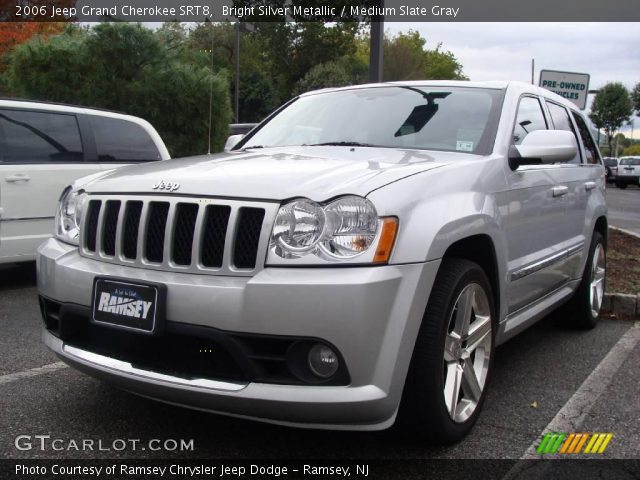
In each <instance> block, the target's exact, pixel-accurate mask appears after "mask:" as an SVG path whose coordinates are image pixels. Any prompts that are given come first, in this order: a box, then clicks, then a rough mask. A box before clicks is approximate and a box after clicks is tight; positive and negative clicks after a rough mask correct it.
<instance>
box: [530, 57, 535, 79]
mask: <svg viewBox="0 0 640 480" xmlns="http://www.w3.org/2000/svg"><path fill="white" fill-rule="evenodd" d="M535 71H536V59H535V58H532V59H531V85H535V84H536V79H535V75H536V74H535Z"/></svg>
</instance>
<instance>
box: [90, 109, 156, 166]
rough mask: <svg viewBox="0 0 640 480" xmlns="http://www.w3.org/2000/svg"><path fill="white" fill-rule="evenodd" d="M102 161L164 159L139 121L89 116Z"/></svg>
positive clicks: (153, 160)
mask: <svg viewBox="0 0 640 480" xmlns="http://www.w3.org/2000/svg"><path fill="white" fill-rule="evenodd" d="M89 122H90V123H91V128H92V129H93V135H94V138H95V141H96V149H97V151H98V161H99V162H101V163H103V162H104V163H108V162H115V163H136V162H155V161H156V160H162V158H161V157H160V152H159V151H158V149H157V148H156V145H155V143H153V140H152V139H151V137H150V136H149V134H148V133H147V131H146V130H145V129H144V128H142V127H141V126H140V125H138V124H137V123H133V122H129V121H127V120H121V119H119V118H109V117H101V116H96V115H90V116H89Z"/></svg>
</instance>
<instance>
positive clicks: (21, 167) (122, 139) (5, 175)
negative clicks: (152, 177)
mask: <svg viewBox="0 0 640 480" xmlns="http://www.w3.org/2000/svg"><path fill="white" fill-rule="evenodd" d="M168 158H169V152H168V151H167V148H166V147H165V145H164V143H163V141H162V139H161V138H160V135H158V132H156V130H155V129H154V128H153V126H151V124H149V123H148V122H147V121H145V120H142V119H141V118H137V117H132V116H129V115H122V114H118V113H114V112H109V111H102V110H93V109H88V108H81V107H72V106H68V105H60V104H51V103H43V102H32V101H20V100H8V99H0V263H7V262H22V261H29V260H33V259H35V255H36V249H37V247H38V245H39V244H41V243H42V241H43V240H45V239H46V238H48V237H50V236H51V231H52V227H53V219H54V215H55V211H56V207H57V205H58V200H59V197H60V192H61V191H62V190H63V189H64V187H65V186H67V185H69V184H70V183H73V181H74V180H75V179H77V178H79V177H84V176H86V175H90V174H94V173H98V172H104V171H105V170H111V169H113V168H117V167H121V166H123V165H128V164H132V163H140V162H149V161H155V160H165V159H168Z"/></svg>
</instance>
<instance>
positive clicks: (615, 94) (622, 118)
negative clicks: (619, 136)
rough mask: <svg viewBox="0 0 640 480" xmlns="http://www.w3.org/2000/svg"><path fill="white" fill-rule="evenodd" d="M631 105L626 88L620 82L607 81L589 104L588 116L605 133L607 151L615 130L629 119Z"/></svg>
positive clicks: (610, 146)
mask: <svg viewBox="0 0 640 480" xmlns="http://www.w3.org/2000/svg"><path fill="white" fill-rule="evenodd" d="M632 113H633V105H632V103H631V97H630V96H629V92H628V90H627V89H626V88H625V86H624V85H623V84H622V83H619V82H614V83H608V84H606V85H605V86H604V87H602V88H601V89H600V91H599V92H598V94H597V95H596V98H595V99H594V100H593V105H592V106H591V113H590V114H589V118H590V119H591V121H592V122H593V124H594V125H595V126H596V128H598V129H604V133H605V134H606V135H607V144H608V145H609V151H610V152H612V151H613V149H612V141H613V137H614V135H615V133H616V131H617V130H618V129H619V128H620V127H622V125H624V123H625V122H628V121H629V117H630V116H631V114H632Z"/></svg>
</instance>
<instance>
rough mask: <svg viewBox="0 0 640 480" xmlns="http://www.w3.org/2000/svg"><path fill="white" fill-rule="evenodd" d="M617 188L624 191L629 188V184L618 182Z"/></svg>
mask: <svg viewBox="0 0 640 480" xmlns="http://www.w3.org/2000/svg"><path fill="white" fill-rule="evenodd" d="M616 187H618V188H621V189H622V190H624V189H625V188H627V184H626V183H623V182H616Z"/></svg>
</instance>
